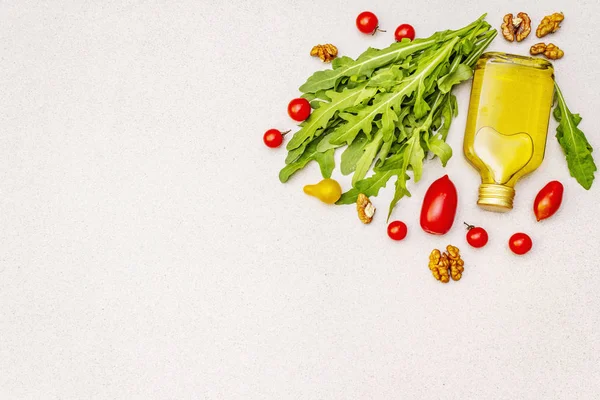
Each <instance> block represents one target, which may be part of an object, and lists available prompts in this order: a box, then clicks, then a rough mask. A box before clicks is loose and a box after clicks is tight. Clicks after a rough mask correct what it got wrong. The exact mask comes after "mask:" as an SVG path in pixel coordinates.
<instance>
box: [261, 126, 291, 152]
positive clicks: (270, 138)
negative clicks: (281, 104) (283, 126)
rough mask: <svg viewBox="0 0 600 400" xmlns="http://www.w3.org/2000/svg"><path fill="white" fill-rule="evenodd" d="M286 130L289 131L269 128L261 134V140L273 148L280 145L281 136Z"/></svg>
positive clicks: (281, 141)
mask: <svg viewBox="0 0 600 400" xmlns="http://www.w3.org/2000/svg"><path fill="white" fill-rule="evenodd" d="M288 132H289V131H286V132H281V131H280V130H279V129H269V130H268V131H266V132H265V134H264V136H263V142H265V144H266V145H267V147H270V148H272V149H274V148H276V147H279V146H281V143H283V137H284V136H285V134H286V133H288Z"/></svg>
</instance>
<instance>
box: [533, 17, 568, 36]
mask: <svg viewBox="0 0 600 400" xmlns="http://www.w3.org/2000/svg"><path fill="white" fill-rule="evenodd" d="M564 19H565V15H564V14H563V13H554V14H552V15H546V16H545V17H544V19H542V22H540V25H539V26H538V27H537V29H536V31H535V34H536V36H537V37H539V38H542V37H544V36H546V35H548V34H550V33H554V32H556V31H557V30H559V29H560V23H561V22H562V21H563V20H564Z"/></svg>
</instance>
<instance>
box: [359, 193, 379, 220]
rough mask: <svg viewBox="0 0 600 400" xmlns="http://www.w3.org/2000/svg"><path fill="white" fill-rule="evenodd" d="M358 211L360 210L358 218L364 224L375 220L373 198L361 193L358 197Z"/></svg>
mask: <svg viewBox="0 0 600 400" xmlns="http://www.w3.org/2000/svg"><path fill="white" fill-rule="evenodd" d="M356 211H357V212H358V219H360V220H361V222H362V223H363V224H370V223H371V221H373V215H375V206H373V203H371V200H369V198H368V197H367V196H365V195H364V194H363V193H360V194H359V195H358V198H357V199H356Z"/></svg>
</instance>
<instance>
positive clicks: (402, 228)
mask: <svg viewBox="0 0 600 400" xmlns="http://www.w3.org/2000/svg"><path fill="white" fill-rule="evenodd" d="M387 232H388V236H389V237H390V239H392V240H402V239H404V238H405V237H406V234H407V233H408V228H407V227H406V224H405V223H404V222H402V221H393V222H390V224H389V225H388V228H387Z"/></svg>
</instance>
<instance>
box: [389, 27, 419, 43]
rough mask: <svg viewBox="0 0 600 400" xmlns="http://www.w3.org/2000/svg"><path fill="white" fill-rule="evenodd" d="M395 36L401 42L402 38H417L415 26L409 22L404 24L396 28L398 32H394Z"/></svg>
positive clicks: (411, 39)
mask: <svg viewBox="0 0 600 400" xmlns="http://www.w3.org/2000/svg"><path fill="white" fill-rule="evenodd" d="M394 37H395V38H396V41H397V42H399V41H401V40H402V39H404V38H406V39H409V40H410V41H411V42H412V41H413V40H415V28H413V27H412V25H409V24H402V25H400V26H399V27H397V28H396V32H394Z"/></svg>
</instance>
